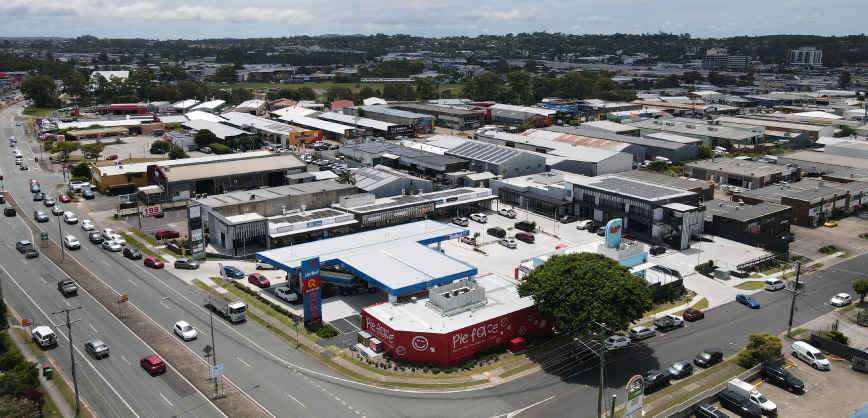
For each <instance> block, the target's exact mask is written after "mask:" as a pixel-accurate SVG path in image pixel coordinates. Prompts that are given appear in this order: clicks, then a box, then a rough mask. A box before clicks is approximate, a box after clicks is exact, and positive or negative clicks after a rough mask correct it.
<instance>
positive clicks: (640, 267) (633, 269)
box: [630, 263, 657, 274]
mask: <svg viewBox="0 0 868 418" xmlns="http://www.w3.org/2000/svg"><path fill="white" fill-rule="evenodd" d="M656 265H657V263H642V264H639V265H638V266H633V267H630V273H631V274H636V273H638V272H640V271H642V270H648V269H650V268H651V267H654V266H656Z"/></svg>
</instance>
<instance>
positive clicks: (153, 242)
mask: <svg viewBox="0 0 868 418" xmlns="http://www.w3.org/2000/svg"><path fill="white" fill-rule="evenodd" d="M133 235H135V236H137V237H139V238H141V239H142V241H145V242H147V243H148V244H150V245H153V246H154V247H156V246H158V245H160V244H159V243H158V242H157V240H156V239H154V237H152V236H150V235H148V234H146V233H145V232H143V231H141V230H138V229H135V230H133Z"/></svg>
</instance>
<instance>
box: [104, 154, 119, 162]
mask: <svg viewBox="0 0 868 418" xmlns="http://www.w3.org/2000/svg"><path fill="white" fill-rule="evenodd" d="M105 159H106V160H107V161H111V160H117V159H118V156H117V155H114V154H112V155H109V156H108V157H105Z"/></svg>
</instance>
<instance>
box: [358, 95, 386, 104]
mask: <svg viewBox="0 0 868 418" xmlns="http://www.w3.org/2000/svg"><path fill="white" fill-rule="evenodd" d="M384 104H388V103H387V102H386V101H385V100H383V99H381V98H379V97H368V98H367V99H365V100H362V105H364V106H373V105H384Z"/></svg>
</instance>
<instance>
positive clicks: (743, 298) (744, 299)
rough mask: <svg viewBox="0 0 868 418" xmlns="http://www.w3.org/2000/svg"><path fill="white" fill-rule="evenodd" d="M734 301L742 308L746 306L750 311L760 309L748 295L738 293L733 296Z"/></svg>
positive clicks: (758, 304) (757, 303)
mask: <svg viewBox="0 0 868 418" xmlns="http://www.w3.org/2000/svg"><path fill="white" fill-rule="evenodd" d="M735 301H736V302H738V303H740V304H742V305H744V306H747V307H749V308H751V309H759V308H760V303H759V302H757V301H756V299H754V298H753V296H750V295H744V294H741V293H739V294H737V295H735Z"/></svg>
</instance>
